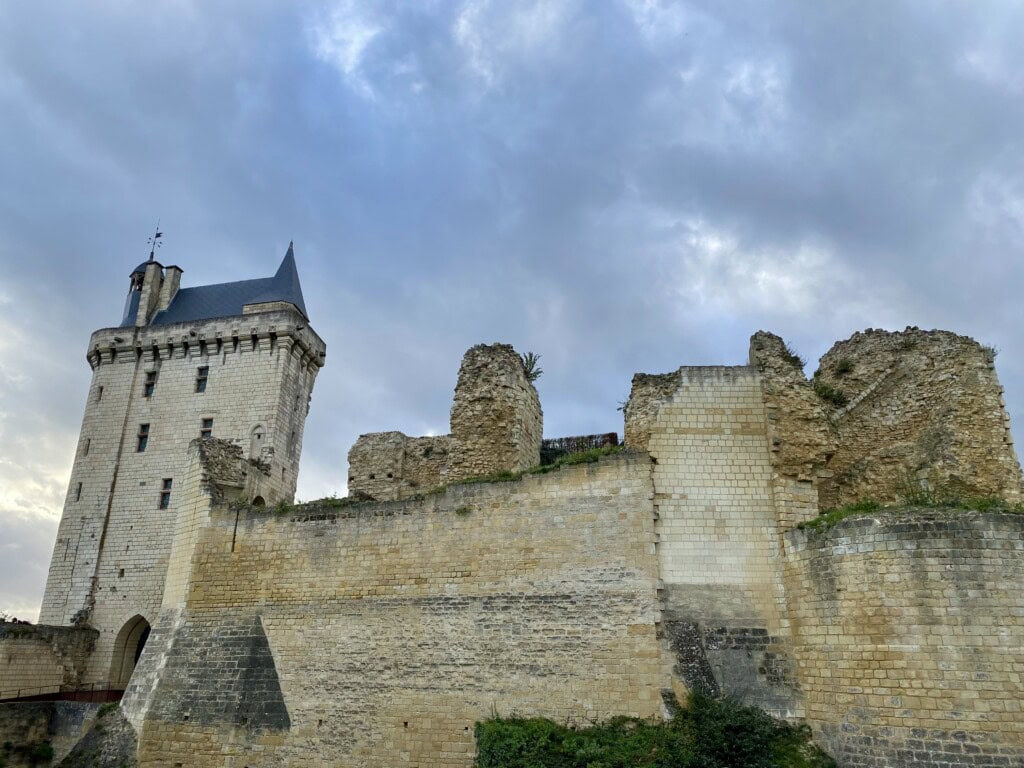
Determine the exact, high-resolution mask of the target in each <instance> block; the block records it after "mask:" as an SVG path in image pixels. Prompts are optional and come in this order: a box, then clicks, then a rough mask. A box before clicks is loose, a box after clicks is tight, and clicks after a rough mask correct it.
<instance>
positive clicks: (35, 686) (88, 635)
mask: <svg viewBox="0 0 1024 768" xmlns="http://www.w3.org/2000/svg"><path fill="white" fill-rule="evenodd" d="M97 635H98V633H97V632H96V631H95V630H92V629H79V628H75V627H51V626H46V625H38V624H14V623H8V622H0V699H3V698H16V697H19V696H35V695H38V694H43V693H52V692H54V691H58V690H74V689H75V688H77V687H78V686H79V684H80V683H81V682H82V678H83V676H84V674H85V669H86V664H87V662H88V659H89V654H90V653H91V652H92V651H93V649H94V647H95V645H96V638H97Z"/></svg>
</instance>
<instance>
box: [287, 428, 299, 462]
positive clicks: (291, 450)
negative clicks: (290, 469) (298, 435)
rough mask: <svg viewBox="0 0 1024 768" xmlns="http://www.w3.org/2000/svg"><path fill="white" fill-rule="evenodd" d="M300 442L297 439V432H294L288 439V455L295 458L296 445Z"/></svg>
mask: <svg viewBox="0 0 1024 768" xmlns="http://www.w3.org/2000/svg"><path fill="white" fill-rule="evenodd" d="M296 443H298V440H296V439H295V431H294V430H293V431H292V433H291V435H289V437H288V455H289V456H295V445H296Z"/></svg>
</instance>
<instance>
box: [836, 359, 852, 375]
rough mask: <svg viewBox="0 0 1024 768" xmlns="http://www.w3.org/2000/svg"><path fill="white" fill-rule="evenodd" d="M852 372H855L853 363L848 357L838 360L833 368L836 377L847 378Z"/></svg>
mask: <svg viewBox="0 0 1024 768" xmlns="http://www.w3.org/2000/svg"><path fill="white" fill-rule="evenodd" d="M851 371H853V361H852V360H850V358H848V357H844V358H841V359H839V360H837V361H836V364H835V365H834V366H833V367H832V373H834V374H835V375H836V376H845V375H846V374H848V373H850V372H851Z"/></svg>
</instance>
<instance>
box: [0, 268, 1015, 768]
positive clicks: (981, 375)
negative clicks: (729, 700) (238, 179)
mask: <svg viewBox="0 0 1024 768" xmlns="http://www.w3.org/2000/svg"><path fill="white" fill-rule="evenodd" d="M180 276H181V270H180V269H178V268H177V267H173V266H172V267H163V266H161V265H160V264H158V263H156V262H155V261H152V260H151V261H149V262H146V263H144V264H142V265H140V266H139V267H138V268H137V269H136V270H135V271H134V272H133V273H132V275H131V287H130V291H129V296H128V302H127V307H126V311H125V314H124V317H123V319H122V321H121V324H120V325H119V326H118V327H115V328H109V329H104V330H100V331H97V332H96V333H94V334H93V335H92V338H91V339H90V342H89V350H88V360H89V364H90V366H91V367H92V369H93V382H92V386H91V389H90V394H89V399H88V403H87V406H86V413H85V417H84V420H83V427H82V434H81V438H80V443H79V450H78V453H77V455H76V459H75V464H74V468H73V470H72V476H71V482H70V485H69V491H68V497H67V501H66V504H65V509H64V516H63V519H62V521H61V525H60V530H59V532H58V539H57V542H56V545H55V548H54V555H53V560H52V563H51V567H50V574H49V579H48V582H47V588H46V596H45V598H44V605H43V610H42V614H41V624H40V626H37V627H26V626H23V625H16V626H15V627H7V628H4V626H3V625H0V654H2V656H3V657H5V658H6V659H7V666H6V667H4V669H5V670H6V671H5V672H3V673H0V697H6V698H16V697H12V696H11V695H10V693H9V692H10V691H12V690H15V689H17V690H19V691H23V690H42V689H44V688H46V687H47V686H50V687H51V689H52V690H53V691H59V692H63V693H73V692H75V691H77V690H81V689H83V688H86V687H90V686H91V687H97V686H99V687H100V688H103V689H104V690H108V689H109V690H112V691H114V692H117V691H120V690H121V689H123V690H124V696H123V699H121V705H120V709H121V711H122V712H123V714H124V717H125V718H126V719H127V723H128V724H129V725H128V727H127V729H126V732H129V733H130V734H131V740H132V741H131V750H132V751H133V752H134V754H135V755H136V759H137V764H138V765H144V766H166V767H167V768H176V767H177V768H180V767H182V766H204V767H205V766H211V767H212V766H218V767H220V766H223V767H224V768H255V767H256V766H268V767H269V766H280V765H291V766H309V765H332V766H392V765H396V764H402V765H408V766H411V767H412V766H418V767H419V768H428V766H429V767H434V766H469V765H471V764H472V761H473V754H474V739H473V726H474V723H475V722H477V721H479V720H481V719H485V718H486V717H488V716H490V715H491V714H492V713H493V712H499V713H502V714H509V713H513V712H515V713H520V714H526V715H535V716H543V717H549V718H553V719H556V720H560V721H565V720H570V721H574V722H583V721H586V720H592V719H606V718H609V717H612V716H615V715H630V716H639V717H652V718H660V717H667V716H670V715H671V712H672V708H673V706H674V702H675V701H677V700H684V699H685V697H686V695H687V692H688V691H690V690H693V689H694V687H696V686H700V687H703V688H706V689H709V690H711V691H714V692H720V693H727V694H731V695H734V696H737V697H739V698H741V699H742V700H744V701H746V702H748V703H751V704H756V705H757V706H760V707H762V708H764V709H765V710H767V711H768V712H770V713H772V714H774V715H776V716H778V717H784V718H788V719H791V720H800V721H804V722H806V723H808V724H809V725H810V726H811V728H812V729H813V731H814V733H815V736H816V738H817V739H818V740H819V741H820V743H822V745H823V746H824V747H825V748H826V749H828V750H829V751H830V752H832V753H833V754H834V755H835V756H836V758H837V760H838V762H839V764H840V765H842V766H851V767H852V766H901V765H909V764H913V765H923V766H933V767H934V768H940V766H941V768H952V767H954V766H997V765H1019V764H1022V762H1024V717H1022V714H1021V705H1022V700H1024V684H1022V675H1024V515H1014V514H1006V513H1002V512H998V511H991V510H990V511H962V510H961V511H955V512H954V511H949V510H945V511H944V510H937V509H933V508H927V509H918V510H916V511H913V510H911V511H907V512H904V513H902V514H899V515H894V514H890V513H885V512H874V513H872V514H866V515H861V516H854V517H852V518H849V519H847V520H845V521H843V522H841V523H839V524H838V525H836V526H835V527H832V528H827V527H825V526H814V525H811V526H808V525H806V524H807V523H809V522H810V521H812V520H814V519H815V518H817V517H818V515H819V512H820V510H821V509H824V508H826V507H832V506H836V505H840V504H846V503H849V502H854V501H859V500H863V499H869V498H870V499H875V500H878V501H881V502H898V501H901V500H906V499H908V498H911V499H913V498H916V497H919V496H921V495H922V494H924V495H927V494H929V493H932V492H938V491H939V490H943V491H944V492H945V491H949V490H953V491H955V492H956V493H957V494H960V495H961V496H963V497H1000V498H1002V499H1005V500H1008V501H1010V502H1017V501H1020V500H1021V498H1022V490H1024V488H1022V476H1021V470H1020V465H1019V463H1018V461H1017V457H1016V455H1015V452H1014V448H1013V444H1012V440H1011V437H1010V431H1009V423H1008V417H1007V414H1006V410H1005V407H1004V405H1003V401H1002V390H1001V388H1000V386H999V383H998V380H997V377H996V373H995V368H994V354H993V352H992V350H989V349H986V348H984V347H982V346H980V345H979V344H977V343H976V342H974V341H973V340H971V339H968V338H965V337H962V336H957V335H955V334H952V333H947V332H943V331H922V330H919V329H916V328H908V329H907V330H906V331H903V332H900V333H891V332H886V331H875V330H869V331H866V332H864V333H858V334H855V335H854V336H853V337H852V338H851V339H849V340H847V341H843V342H840V343H838V344H836V345H835V346H834V347H833V348H832V350H830V351H829V352H828V353H827V354H826V355H825V356H824V357H823V358H822V360H821V367H820V369H819V371H818V372H817V373H816V374H815V376H814V377H813V379H811V380H810V381H809V380H808V379H807V378H806V377H805V375H804V373H803V370H802V361H800V360H799V359H797V358H795V356H794V355H793V354H792V353H791V352H790V351H789V350H788V348H787V347H786V345H785V344H784V342H783V341H782V340H781V339H779V338H778V337H777V336H774V335H772V334H768V333H764V332H759V333H757V334H755V335H754V336H753V337H752V339H751V346H750V358H749V361H748V362H747V364H745V365H738V366H716V367H692V366H683V367H681V368H680V369H679V370H677V371H675V372H672V373H668V374H659V375H649V374H637V375H636V376H635V377H634V379H633V385H632V390H631V393H630V397H629V400H628V402H627V404H626V406H625V408H624V424H623V434H624V445H623V446H622V447H621V449H619V450H615V451H609V452H607V455H604V456H602V457H601V458H600V459H599V460H595V461H592V462H586V463H566V464H564V465H557V464H547V465H542V463H541V458H542V447H543V446H544V445H545V441H544V440H543V415H542V410H541V406H540V401H539V398H538V395H537V391H536V389H535V388H534V385H533V383H532V381H531V377H530V375H529V372H528V371H527V369H526V367H525V366H524V363H523V361H522V359H521V358H520V356H519V355H518V354H517V353H516V352H515V351H514V350H513V349H512V348H511V347H509V346H507V345H502V344H495V345H489V346H488V345H479V346H476V347H473V348H472V349H470V350H469V351H468V352H467V353H466V356H465V357H464V359H463V362H462V366H461V368H460V370H459V374H458V382H457V385H456V387H455V397H454V402H453V406H452V410H451V432H450V434H448V435H444V436H437V437H408V436H406V435H404V434H402V433H401V432H382V433H373V434H366V435H362V436H361V437H360V438H359V440H358V441H357V442H356V444H355V445H354V446H353V447H352V450H351V451H350V453H349V473H348V483H349V491H350V496H349V498H348V499H342V500H338V499H326V500H323V501H320V502H311V503H309V504H303V505H297V506H296V505H291V504H290V503H289V502H291V500H292V498H293V495H294V489H295V480H296V474H297V470H298V462H299V456H300V452H301V444H302V431H303V425H304V421H305V418H306V414H307V410H308V406H309V400H310V395H311V392H312V388H313V383H314V380H315V378H316V374H317V372H318V370H319V368H320V367H321V366H322V365H323V364H324V361H325V345H324V343H323V342H322V341H321V340H320V338H319V337H318V336H317V335H316V334H315V333H314V331H313V330H312V328H311V327H310V325H309V318H308V316H307V313H306V309H305V305H304V302H303V298H302V292H301V288H300V286H299V280H298V274H297V270H296V266H295V259H294V254H293V251H292V249H291V248H289V250H288V253H287V254H286V256H285V258H284V260H283V262H282V263H281V266H280V268H279V269H278V271H277V273H276V274H275V275H274V277H271V278H266V279H261V280H247V281H242V282H236V283H227V284H223V285H214V286H204V287H197V288H184V289H182V288H179V282H180ZM612 438H613V440H612V442H615V441H614V436H612ZM574 442H575V443H586V442H587V441H586V440H576V441H573V440H564V439H563V440H561V441H555V443H556V444H558V445H563V446H564V445H566V444H572V443H574ZM608 442H609V440H608V437H607V436H605V438H604V443H606V444H607V443H608ZM4 706H14V705H4ZM0 710H2V707H0ZM3 722H4V721H3V715H2V711H0V735H3V734H2V731H3V728H4V725H3ZM19 722H21V721H19ZM88 722H89V719H88V717H83V718H79V720H76V721H75V723H76V725H75V726H74V727H65V728H64V730H63V731H60V728H57V730H58V731H60V735H61V738H63V739H64V741H63V742H61V745H62V751H67V749H68V748H70V747H71V744H72V743H73V742H74V741H75V739H76V738H77V737H78V736H79V735H81V732H82V731H83V730H84V729H85V728H86V727H87V725H88ZM50 727H51V731H53V730H54V728H55V727H56V726H53V724H52V722H51V726H50ZM44 730H45V729H44ZM74 754H75V753H74V752H72V755H74Z"/></svg>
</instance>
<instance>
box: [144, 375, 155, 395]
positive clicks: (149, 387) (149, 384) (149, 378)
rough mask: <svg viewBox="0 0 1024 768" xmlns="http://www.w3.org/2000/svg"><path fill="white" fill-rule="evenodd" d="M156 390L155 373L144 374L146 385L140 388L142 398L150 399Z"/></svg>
mask: <svg viewBox="0 0 1024 768" xmlns="http://www.w3.org/2000/svg"><path fill="white" fill-rule="evenodd" d="M155 389H156V371H149V372H148V373H147V374H146V383H145V384H144V385H143V386H142V396H143V397H152V396H153V390H155Z"/></svg>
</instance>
